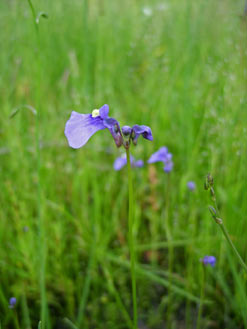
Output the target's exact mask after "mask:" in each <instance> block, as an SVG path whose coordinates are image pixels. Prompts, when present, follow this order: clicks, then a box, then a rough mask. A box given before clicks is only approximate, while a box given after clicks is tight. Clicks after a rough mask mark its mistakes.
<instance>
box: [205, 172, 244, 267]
mask: <svg viewBox="0 0 247 329" xmlns="http://www.w3.org/2000/svg"><path fill="white" fill-rule="evenodd" d="M213 185H214V180H213V177H212V176H211V175H210V174H208V175H207V178H206V182H205V184H204V188H205V190H209V191H210V194H211V197H212V200H213V202H214V207H212V206H209V211H210V213H211V216H212V218H213V219H214V221H215V222H216V224H218V225H219V227H220V229H221V231H222V233H223V234H224V236H225V238H226V240H227V242H228V243H229V245H230V247H231V248H232V251H233V253H234V254H235V256H236V257H237V259H238V260H239V263H240V264H241V266H242V267H243V269H244V270H245V272H246V273H247V265H246V264H245V262H244V261H243V258H242V257H241V256H240V254H239V252H238V251H237V248H236V247H235V245H234V243H233V242H232V239H231V238H230V236H229V234H228V231H227V229H226V227H225V225H224V223H223V220H222V219H221V218H220V212H219V208H218V205H217V200H216V195H215V191H214V188H213Z"/></svg>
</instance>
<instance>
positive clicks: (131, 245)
mask: <svg viewBox="0 0 247 329" xmlns="http://www.w3.org/2000/svg"><path fill="white" fill-rule="evenodd" d="M126 157H127V167H128V184H129V221H128V224H129V250H130V264H131V265H130V267H131V281H132V300H133V329H137V303H136V273H135V249H134V236H133V225H134V199H133V181H132V171H131V163H130V153H129V149H126Z"/></svg>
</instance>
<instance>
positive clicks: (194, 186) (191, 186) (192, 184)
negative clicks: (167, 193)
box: [187, 181, 196, 191]
mask: <svg viewBox="0 0 247 329" xmlns="http://www.w3.org/2000/svg"><path fill="white" fill-rule="evenodd" d="M187 187H188V189H189V190H191V191H194V189H195V188H196V184H195V183H194V182H192V181H190V182H188V183H187Z"/></svg>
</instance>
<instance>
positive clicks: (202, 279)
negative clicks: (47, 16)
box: [196, 265, 205, 329]
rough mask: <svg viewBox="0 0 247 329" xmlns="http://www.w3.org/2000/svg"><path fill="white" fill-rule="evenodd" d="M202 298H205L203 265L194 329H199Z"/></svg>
mask: <svg viewBox="0 0 247 329" xmlns="http://www.w3.org/2000/svg"><path fill="white" fill-rule="evenodd" d="M204 296H205V268H204V265H203V268H202V277H201V293H200V304H199V310H198V316H197V323H196V329H201V317H202V307H203V302H204Z"/></svg>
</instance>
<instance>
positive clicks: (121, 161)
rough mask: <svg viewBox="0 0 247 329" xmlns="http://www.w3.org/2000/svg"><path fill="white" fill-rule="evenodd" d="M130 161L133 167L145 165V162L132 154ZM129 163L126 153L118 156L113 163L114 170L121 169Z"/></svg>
mask: <svg viewBox="0 0 247 329" xmlns="http://www.w3.org/2000/svg"><path fill="white" fill-rule="evenodd" d="M130 162H131V166H132V167H138V168H141V167H143V166H144V162H143V161H142V160H135V158H134V157H133V156H132V155H131V156H130ZM126 164H127V159H126V154H123V155H122V156H121V157H118V158H117V159H116V160H115V161H114V164H113V168H114V170H117V171H118V170H121V169H122V168H123V167H124V166H125V165H126Z"/></svg>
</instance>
